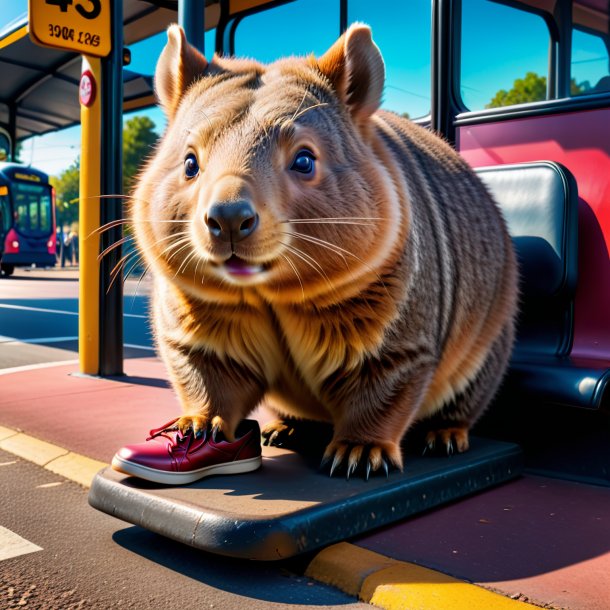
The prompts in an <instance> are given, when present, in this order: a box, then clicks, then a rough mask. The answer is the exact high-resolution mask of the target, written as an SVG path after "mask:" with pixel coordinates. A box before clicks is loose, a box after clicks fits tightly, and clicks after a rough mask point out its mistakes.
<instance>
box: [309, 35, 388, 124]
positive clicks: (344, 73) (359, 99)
mask: <svg viewBox="0 0 610 610" xmlns="http://www.w3.org/2000/svg"><path fill="white" fill-rule="evenodd" d="M318 67H319V69H320V71H321V72H322V73H323V74H324V75H325V76H326V77H327V78H328V79H329V80H330V82H331V83H332V84H333V86H334V87H335V89H336V91H337V92H338V93H339V95H340V96H341V97H342V99H343V101H344V102H345V103H346V104H347V105H348V106H349V107H350V109H351V110H352V112H353V113H354V114H355V115H359V116H360V117H367V116H369V115H371V114H373V112H375V110H377V108H379V106H380V105H381V95H382V93H383V84H384V80H385V67H384V64H383V58H382V57H381V53H380V51H379V48H378V47H377V45H376V44H375V43H374V42H373V39H372V37H371V28H369V27H368V26H367V25H364V24H362V23H354V24H352V25H350V27H349V28H348V29H347V31H346V32H345V34H343V35H342V36H341V37H340V38H339V39H338V40H337V42H335V44H334V45H333V46H332V47H331V48H330V49H329V50H328V51H326V53H324V55H322V57H320V58H318Z"/></svg>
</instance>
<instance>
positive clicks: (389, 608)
mask: <svg viewBox="0 0 610 610" xmlns="http://www.w3.org/2000/svg"><path fill="white" fill-rule="evenodd" d="M305 575H306V576H308V577H309V578H313V579H314V580H317V581H319V582H323V583H325V584H327V585H332V586H333V587H337V588H338V589H341V590H342V591H344V592H345V593H348V594H349V595H355V596H358V597H359V599H361V600H362V601H363V602H366V603H368V604H372V605H374V606H377V607H378V608H383V609H384V610H397V609H399V608H418V609H419V610H438V609H439V608H451V610H489V609H490V608H493V610H539V609H538V608H537V606H533V605H532V604H527V603H525V602H521V601H518V600H515V599H511V598H509V597H504V596H503V595H500V594H499V593H494V592H493V591H489V590H488V589H484V588H483V587H480V586H478V585H473V584H471V583H469V582H465V581H463V580H459V579H457V578H453V577H452V576H448V575H447V574H443V573H442V572H437V571H436V570H431V569H429V568H425V567H423V566H420V565H416V564H414V563H409V562H406V561H398V560H396V559H392V558H391V557H386V556H385V555H381V554H379V553H375V552H374V551H369V550H368V549H365V548H362V547H359V546H356V545H354V544H350V543H348V542H339V543H338V544H333V545H332V546H329V547H327V548H325V549H323V550H322V551H320V552H319V553H318V554H317V555H316V556H315V557H314V558H313V560H312V561H311V563H310V564H309V566H308V567H307V570H306V571H305Z"/></svg>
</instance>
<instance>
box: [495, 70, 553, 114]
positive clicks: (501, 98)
mask: <svg viewBox="0 0 610 610" xmlns="http://www.w3.org/2000/svg"><path fill="white" fill-rule="evenodd" d="M545 99H546V76H539V75H538V74H536V73H535V72H528V73H527V74H526V75H525V77H524V78H517V79H516V80H515V82H514V83H513V87H512V89H509V90H508V91H506V90H505V89H500V91H498V92H497V93H496V94H495V95H494V96H493V98H492V100H491V102H489V104H487V106H486V108H499V107H500V106H512V105H513V104H525V103H527V102H538V101H540V100H545Z"/></svg>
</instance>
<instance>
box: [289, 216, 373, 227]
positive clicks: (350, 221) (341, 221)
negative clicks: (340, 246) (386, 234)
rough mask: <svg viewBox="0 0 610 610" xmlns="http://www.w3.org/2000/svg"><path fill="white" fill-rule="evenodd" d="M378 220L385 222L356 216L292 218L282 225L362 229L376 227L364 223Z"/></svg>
mask: <svg viewBox="0 0 610 610" xmlns="http://www.w3.org/2000/svg"><path fill="white" fill-rule="evenodd" d="M377 220H383V219H382V218H367V217H362V218H358V217H356V216H354V217H347V216H346V217H343V218H342V217H338V218H324V217H322V218H291V219H289V220H283V221H282V223H284V224H311V225H315V224H319V225H323V224H329V225H330V224H332V225H358V226H362V227H372V226H374V223H373V222H364V221H377Z"/></svg>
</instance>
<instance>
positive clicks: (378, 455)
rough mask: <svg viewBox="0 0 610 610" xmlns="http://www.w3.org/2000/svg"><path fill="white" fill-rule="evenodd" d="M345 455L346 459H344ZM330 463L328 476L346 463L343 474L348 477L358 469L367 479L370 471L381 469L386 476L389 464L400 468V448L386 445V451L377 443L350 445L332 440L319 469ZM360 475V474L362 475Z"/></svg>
mask: <svg viewBox="0 0 610 610" xmlns="http://www.w3.org/2000/svg"><path fill="white" fill-rule="evenodd" d="M346 457H347V460H346V459H345V458H346ZM331 458H332V463H331V466H330V470H329V473H328V474H329V476H331V477H332V476H333V474H335V472H337V471H338V470H339V468H340V467H341V466H342V465H343V463H344V462H345V463H346V471H345V476H346V479H348V480H349V479H350V477H352V475H353V474H354V473H355V472H356V471H358V470H360V471H361V473H362V475H363V476H364V478H365V479H366V480H367V481H368V480H369V478H370V476H371V472H377V471H381V472H383V473H385V476H386V478H388V477H389V476H390V466H393V467H395V468H397V469H399V470H402V459H401V456H400V448H399V447H398V446H396V447H393V446H390V445H388V448H387V451H386V449H385V448H381V447H379V446H378V445H351V444H347V443H341V442H333V443H331V444H330V445H329V447H328V448H327V449H326V452H325V454H324V458H323V459H322V463H321V464H320V469H325V468H326V467H327V466H328V464H329V462H331ZM362 475H361V476H362Z"/></svg>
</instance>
